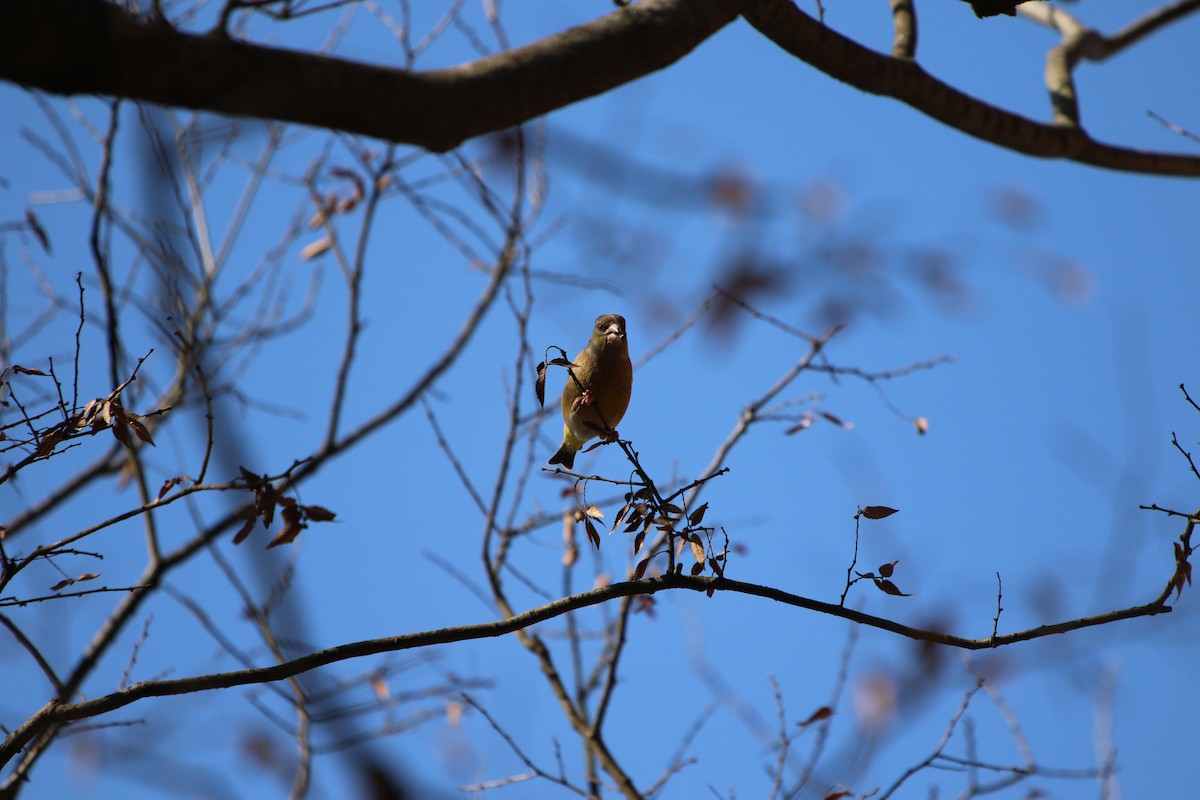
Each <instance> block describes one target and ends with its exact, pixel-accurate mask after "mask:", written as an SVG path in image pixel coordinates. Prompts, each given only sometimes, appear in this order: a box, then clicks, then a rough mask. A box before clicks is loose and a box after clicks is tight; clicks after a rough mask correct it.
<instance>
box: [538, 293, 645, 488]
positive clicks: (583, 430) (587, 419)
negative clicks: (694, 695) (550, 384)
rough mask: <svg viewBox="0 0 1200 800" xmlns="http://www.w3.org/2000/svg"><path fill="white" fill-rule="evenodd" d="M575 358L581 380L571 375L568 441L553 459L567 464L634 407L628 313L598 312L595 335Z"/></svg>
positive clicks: (565, 403)
mask: <svg viewBox="0 0 1200 800" xmlns="http://www.w3.org/2000/svg"><path fill="white" fill-rule="evenodd" d="M574 363H575V366H574V367H572V368H571V371H572V372H574V373H575V378H578V379H579V382H578V383H576V382H575V380H574V379H572V378H571V375H570V374H568V375H567V385H566V386H564V387H563V393H562V415H563V443H562V447H560V448H558V452H557V453H555V454H554V457H553V458H551V459H550V463H551V464H562V465H563V466H564V467H566V468H567V469H571V468H572V467H574V466H575V454H576V453H578V452H579V451H580V449H581V448H582V447H583V445H584V444H585V443H586V442H587V441H588V440H589V439H595V438H596V437H597V436H599V435H600V434H601V433H603V432H604V431H605V430H616V427H617V423H619V422H620V421H621V417H623V416H625V409H627V408H629V394H630V392H631V391H632V390H633V364H631V363H630V362H629V342H628V340H627V339H626V338H625V318H624V317H622V316H621V315H619V314H601V315H600V316H599V317H596V324H595V325H594V326H593V327H592V338H591V339H589V340H588V344H587V347H585V348H583V350H582V351H580V353H579V355H577V356H575V362H574ZM589 423H590V424H589ZM593 426H594V427H593Z"/></svg>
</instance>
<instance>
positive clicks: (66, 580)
mask: <svg viewBox="0 0 1200 800" xmlns="http://www.w3.org/2000/svg"><path fill="white" fill-rule="evenodd" d="M74 582H75V581H74V580H72V579H71V578H64V579H63V580H61V581H59V582H58V583H56V584H54V585H53V586H51V587H50V591H52V592H57V591H60V590H62V589H65V588H67V587H68V586H70V585H71V584H72V583H74Z"/></svg>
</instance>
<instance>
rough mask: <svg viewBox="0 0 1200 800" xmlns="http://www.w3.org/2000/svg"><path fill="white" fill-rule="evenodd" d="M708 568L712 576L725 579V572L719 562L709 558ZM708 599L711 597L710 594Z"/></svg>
mask: <svg viewBox="0 0 1200 800" xmlns="http://www.w3.org/2000/svg"><path fill="white" fill-rule="evenodd" d="M708 566H709V568H710V569H712V571H713V574H714V575H716V576H717V577H718V578H724V577H725V570H724V569H723V568H722V567H721V562H720V561H718V560H717V559H715V558H710V559H709V560H708ZM709 597H712V595H711V594H710V595H709Z"/></svg>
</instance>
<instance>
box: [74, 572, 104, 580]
mask: <svg viewBox="0 0 1200 800" xmlns="http://www.w3.org/2000/svg"><path fill="white" fill-rule="evenodd" d="M99 577H100V573H99V572H85V573H83V574H82V575H80V576H79V577H78V578H76V579H75V580H76V581H93V580H95V579H96V578H99Z"/></svg>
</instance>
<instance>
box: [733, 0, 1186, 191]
mask: <svg viewBox="0 0 1200 800" xmlns="http://www.w3.org/2000/svg"><path fill="white" fill-rule="evenodd" d="M742 15H743V16H744V17H745V18H746V20H747V21H748V22H749V23H750V24H751V25H753V26H754V27H755V28H756V29H757V30H758V31H759V32H760V33H762V34H763V35H764V36H766V37H767V38H768V39H770V40H771V41H773V42H775V44H777V45H779V46H780V47H782V48H783V49H784V50H786V51H787V52H789V53H791V54H792V55H794V56H796V57H797V58H799V59H800V60H801V61H804V62H806V63H808V64H811V65H812V66H814V67H816V68H817V69H819V70H821V71H822V72H824V73H825V74H827V75H829V76H831V77H834V78H837V79H838V80H840V81H843V82H845V83H848V84H850V85H851V86H854V87H856V88H858V89H861V90H863V91H864V92H870V93H871V94H878V95H884V96H887V97H893V98H895V99H897V100H900V101H901V102H904V103H907V104H908V105H910V106H912V107H913V108H915V109H917V110H918V111H920V112H922V113H924V114H926V115H928V116H930V117H932V118H933V119H936V120H937V121H938V122H941V123H944V124H946V125H949V126H950V127H952V128H956V129H958V130H960V131H962V132H963V133H966V134H968V135H970V136H974V137H975V138H977V139H982V140H984V141H985V142H991V143H992V144H995V145H998V146H1000V147H1003V148H1006V149H1008V150H1015V151H1016V152H1018V153H1024V154H1026V155H1030V156H1037V157H1039V158H1065V159H1068V160H1070V161H1078V162H1079V163H1081V164H1090V165H1091V166H1095V167H1104V168H1106V169H1114V170H1121V171H1125V172H1140V173H1146V174H1151V175H1181V176H1200V158H1197V157H1194V156H1182V155H1172V154H1169V153H1157V152H1147V151H1143V150H1132V149H1129V148H1124V147H1115V146H1112V145H1107V144H1102V143H1101V142H1097V141H1096V140H1094V139H1092V138H1091V137H1090V136H1088V135H1087V134H1086V133H1084V132H1083V131H1082V130H1080V129H1078V128H1070V127H1063V126H1058V125H1047V124H1043V123H1039V122H1034V121H1033V120H1030V119H1027V118H1026V117H1022V116H1020V115H1019V114H1014V113H1012V112H1010V111H1005V110H1004V109H1001V108H997V107H996V106H993V105H989V104H988V103H985V102H983V101H982V100H979V99H976V98H974V97H971V96H970V95H968V94H965V93H964V92H960V91H959V90H958V89H955V88H953V87H952V86H949V85H947V84H945V83H942V82H941V81H940V80H938V79H937V78H935V77H933V76H932V75H930V74H929V73H928V72H926V71H925V70H924V69H922V68H921V67H919V66H918V65H917V64H915V63H913V62H912V61H909V60H906V59H897V58H891V57H889V56H886V55H883V54H882V53H876V52H875V51H873V50H870V49H869V48H866V47H863V46H862V45H860V44H858V43H857V42H855V41H852V40H851V39H848V38H846V37H845V36H842V35H841V34H840V33H837V32H836V31H834V30H832V29H831V28H827V27H826V26H824V25H822V24H821V23H819V22H817V21H816V20H815V19H813V18H812V17H810V16H808V15H807V14H805V13H804V12H803V11H801V10H800V9H799V8H797V7H796V6H795V5H794V4H793V3H792V2H791V0H752V1H751V2H749V3H748V4H747V8H746V10H745V11H743V12H742Z"/></svg>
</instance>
